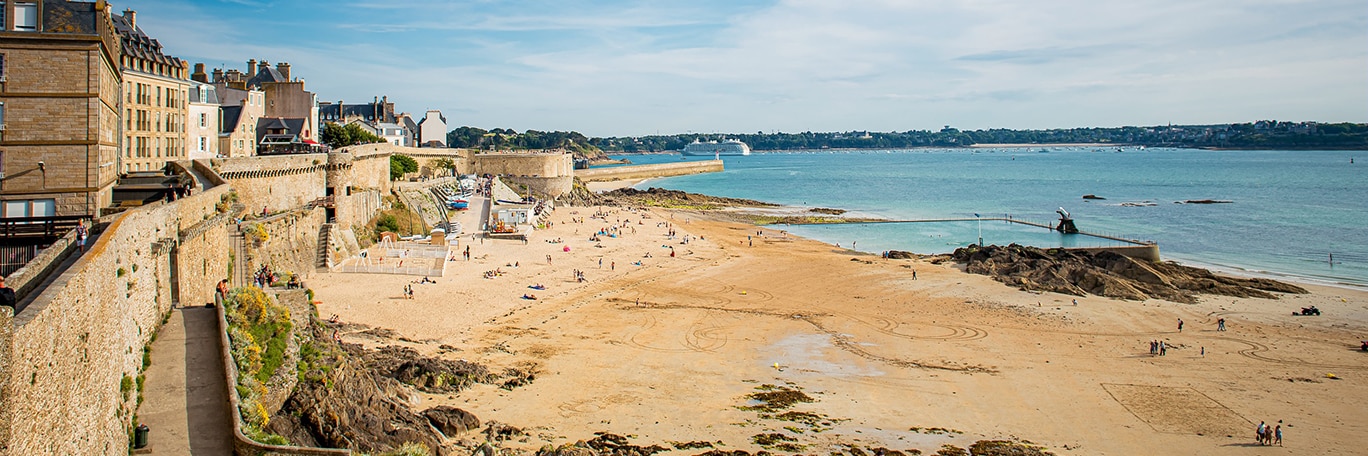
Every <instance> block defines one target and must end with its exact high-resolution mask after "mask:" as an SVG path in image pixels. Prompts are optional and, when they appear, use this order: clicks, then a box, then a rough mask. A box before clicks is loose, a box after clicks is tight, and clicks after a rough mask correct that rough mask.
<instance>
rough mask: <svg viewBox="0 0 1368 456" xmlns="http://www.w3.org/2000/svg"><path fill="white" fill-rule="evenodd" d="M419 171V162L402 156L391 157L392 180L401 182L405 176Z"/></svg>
mask: <svg viewBox="0 0 1368 456" xmlns="http://www.w3.org/2000/svg"><path fill="white" fill-rule="evenodd" d="M416 171H418V160H414V159H413V157H410V156H408V155H402V154H394V155H390V180H399V179H400V178H403V177H404V174H407V173H412V172H416Z"/></svg>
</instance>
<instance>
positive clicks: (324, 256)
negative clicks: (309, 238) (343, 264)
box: [314, 223, 337, 270]
mask: <svg viewBox="0 0 1368 456" xmlns="http://www.w3.org/2000/svg"><path fill="white" fill-rule="evenodd" d="M336 227H337V224H336V223H324V224H323V226H321V227H319V228H318V256H317V261H316V262H315V263H314V266H316V267H318V268H319V269H324V270H327V269H332V267H333V259H332V244H333V229H334V228H336Z"/></svg>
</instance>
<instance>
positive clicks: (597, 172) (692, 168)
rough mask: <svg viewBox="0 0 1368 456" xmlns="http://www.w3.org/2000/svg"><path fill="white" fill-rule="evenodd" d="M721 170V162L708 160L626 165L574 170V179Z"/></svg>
mask: <svg viewBox="0 0 1368 456" xmlns="http://www.w3.org/2000/svg"><path fill="white" fill-rule="evenodd" d="M722 170H723V167H722V160H708V161H696V162H682V163H661V164H656V165H628V166H614V167H610V168H591V169H580V170H575V177H578V178H579V179H580V180H581V181H584V182H604V181H615V180H626V179H650V178H654V177H669V176H684V175H688V174H701V173H720V172H722Z"/></svg>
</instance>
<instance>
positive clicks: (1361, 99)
mask: <svg viewBox="0 0 1368 456" xmlns="http://www.w3.org/2000/svg"><path fill="white" fill-rule="evenodd" d="M111 3H112V4H113V6H114V8H115V9H116V11H122V10H123V9H124V8H133V9H134V10H137V11H138V23H139V26H141V27H142V29H143V30H144V31H145V32H147V33H148V34H149V35H151V36H152V37H154V38H157V39H158V40H160V41H161V43H162V44H163V46H165V48H166V50H167V51H168V52H170V53H171V54H173V55H176V56H178V57H181V58H183V59H186V60H189V61H190V62H192V63H193V62H204V63H206V64H207V65H208V66H209V67H211V68H213V67H226V68H238V69H241V70H245V67H246V61H247V60H248V59H253V58H255V59H258V60H262V59H264V60H267V61H269V62H271V63H272V64H274V63H275V62H280V61H286V62H290V63H291V65H292V69H293V73H294V76H295V77H299V78H303V79H305V80H306V82H307V87H308V89H309V90H311V91H313V92H315V93H317V94H318V95H319V99H320V100H323V101H329V100H330V101H336V100H345V101H347V102H349V103H351V102H362V101H369V100H371V99H372V98H373V97H376V96H381V95H388V96H389V98H390V100H391V101H393V102H395V103H396V107H397V109H399V110H401V111H408V112H411V113H414V114H415V115H417V116H419V117H421V116H422V113H423V111H425V110H427V109H441V110H442V111H443V112H444V113H445V115H446V117H447V120H448V123H449V124H450V126H452V127H456V126H460V125H471V126H477V127H482V128H487V129H488V128H495V127H500V128H513V129H516V130H519V131H521V130H526V129H536V130H576V131H580V132H582V133H584V134H586V135H589V136H628V135H645V134H655V133H662V134H669V133H684V132H689V131H692V132H721V133H727V132H755V131H765V132H770V131H786V132H798V131H849V130H873V131H904V130H921V129H939V128H940V127H942V126H944V125H953V126H955V127H958V128H961V129H976V128H1067V127H1088V126H1122V125H1158V124H1166V123H1176V124H1202V123H1227V122H1243V121H1250V120H1257V119H1279V120H1317V121H1323V122H1326V121H1353V122H1366V121H1368V7H1365V5H1364V4H1363V0H1314V1H1313V0H1241V1H1229V0H1129V1H1124V2H1120V1H1097V0H1081V1H1075V0H1036V1H1000V0H967V1H956V2H946V1H924V0H840V1H837V0H823V1H819V0H778V1H752V0H735V1H723V0H695V1H673V2H666V1H628V0H613V1H585V0H558V1H554V0H547V1H495V0H473V1H441V0H407V1H405V0H394V1H385V0H359V1H347V0H335V1H315V0H294V1H271V0H127V1H118V0H115V1H113V2H111Z"/></svg>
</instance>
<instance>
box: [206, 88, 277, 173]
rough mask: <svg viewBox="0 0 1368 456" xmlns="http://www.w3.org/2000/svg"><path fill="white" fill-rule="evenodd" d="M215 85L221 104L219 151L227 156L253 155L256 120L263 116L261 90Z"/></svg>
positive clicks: (255, 138)
mask: <svg viewBox="0 0 1368 456" xmlns="http://www.w3.org/2000/svg"><path fill="white" fill-rule="evenodd" d="M216 88H217V89H218V90H219V101H220V102H221V103H223V107H222V108H221V109H222V111H223V121H222V122H223V125H222V127H223V131H222V132H220V133H219V153H220V154H222V155H224V156H226V157H230V158H232V157H250V156H253V155H256V150H257V121H258V120H260V119H261V117H262V116H265V115H266V95H265V94H263V93H261V91H260V90H235V89H225V88H223V87H216Z"/></svg>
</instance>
